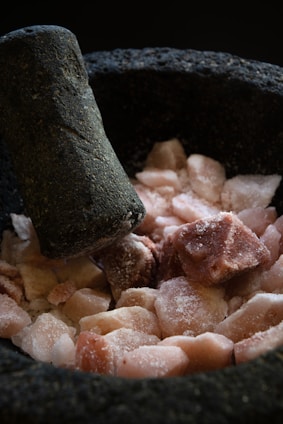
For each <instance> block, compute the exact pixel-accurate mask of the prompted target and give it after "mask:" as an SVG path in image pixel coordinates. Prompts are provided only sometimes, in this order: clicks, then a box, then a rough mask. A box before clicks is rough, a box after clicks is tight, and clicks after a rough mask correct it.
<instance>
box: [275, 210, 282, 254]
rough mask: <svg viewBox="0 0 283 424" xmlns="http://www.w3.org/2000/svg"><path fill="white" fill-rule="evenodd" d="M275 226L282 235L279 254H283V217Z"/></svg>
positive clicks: (280, 217)
mask: <svg viewBox="0 0 283 424" xmlns="http://www.w3.org/2000/svg"><path fill="white" fill-rule="evenodd" d="M274 226H275V227H276V229H277V230H278V231H279V233H280V234H281V239H280V243H279V252H280V254H282V253H283V215H281V216H279V217H278V218H277V219H276V221H275V222H274Z"/></svg>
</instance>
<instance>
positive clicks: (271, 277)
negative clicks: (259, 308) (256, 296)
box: [259, 254, 283, 292]
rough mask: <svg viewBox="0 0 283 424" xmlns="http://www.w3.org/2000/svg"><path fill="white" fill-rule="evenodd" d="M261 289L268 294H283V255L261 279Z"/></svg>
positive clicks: (262, 274)
mask: <svg viewBox="0 0 283 424" xmlns="http://www.w3.org/2000/svg"><path fill="white" fill-rule="evenodd" d="M259 282H260V288H261V289H262V290H264V291H266V292H274V291H278V292H283V254H281V255H280V256H279V258H278V259H277V261H276V262H275V263H274V264H273V265H272V266H271V267H270V268H269V269H268V270H266V271H264V272H262V273H261V275H260V278H259Z"/></svg>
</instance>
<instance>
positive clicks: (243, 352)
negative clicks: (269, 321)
mask: <svg viewBox="0 0 283 424" xmlns="http://www.w3.org/2000/svg"><path fill="white" fill-rule="evenodd" d="M282 345H283V321H281V322H280V323H279V324H277V325H275V326H273V327H270V328H268V329H267V330H265V331H259V332H257V333H255V334H253V335H251V337H249V338H247V339H244V340H241V341H239V342H237V343H235V346H234V354H235V361H236V365H237V364H240V363H241V362H247V361H251V360H252V359H255V358H257V357H258V356H260V355H263V354H265V353H267V352H269V351H270V350H272V349H276V348H277V347H279V346H282Z"/></svg>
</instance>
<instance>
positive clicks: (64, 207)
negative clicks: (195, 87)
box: [0, 25, 145, 258]
mask: <svg viewBox="0 0 283 424" xmlns="http://www.w3.org/2000/svg"><path fill="white" fill-rule="evenodd" d="M0 134H1V135H2V136H3V139H4V141H5V143H6V144H7V146H8V150H9V151H10V152H11V158H12V163H13V167H14V170H15V175H16V177H17V181H18V184H19V188H20V192H21V195H22V197H23V200H24V205H25V210H26V211H27V214H28V215H29V216H30V218H31V220H32V222H33V225H34V227H35V229H36V231H37V235H38V238H39V241H40V245H41V250H42V253H43V254H44V255H46V256H48V257H51V258H61V257H73V256H78V255H81V254H90V253H92V252H93V251H95V250H98V249H100V248H102V247H105V246H106V245H107V244H109V243H112V242H113V241H115V240H116V239H117V238H119V237H122V236H124V235H126V234H128V233H129V232H131V231H132V230H133V229H134V228H135V227H136V226H138V224H139V223H140V222H141V220H142V219H143V217H144V214H145V210H144V206H143V204H142V202H141V200H140V199H139V197H138V195H137V194H136V192H135V191H134V189H133V187H132V185H131V183H130V180H129V178H128V176H127V174H126V172H125V170H124V169H123V167H122V165H121V163H120V161H119V160H118V158H117V156H116V154H115V152H114V150H113V148H112V145H111V143H110V141H109V139H108V137H107V136H106V133H105V130H104V127H103V122H102V117H101V114H100V111H99V109H98V106H97V103H96V100H95V97H94V94H93V91H92V89H91V87H90V85H89V83H88V74H87V71H86V69H85V66H84V61H83V58H82V54H81V51H80V47H79V44H78V41H77V39H76V37H75V35H74V34H73V33H72V32H71V31H69V30H68V29H66V28H63V27H59V26H53V25H52V26H50V25H38V26H31V27H26V28H22V29H19V30H16V31H13V32H10V33H8V34H6V35H5V36H3V37H1V39H0Z"/></svg>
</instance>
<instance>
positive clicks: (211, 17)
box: [0, 0, 283, 66]
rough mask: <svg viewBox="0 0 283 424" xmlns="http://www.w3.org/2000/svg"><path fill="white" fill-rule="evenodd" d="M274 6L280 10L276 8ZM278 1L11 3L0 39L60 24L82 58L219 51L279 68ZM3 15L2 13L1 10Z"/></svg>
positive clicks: (281, 28)
mask: <svg viewBox="0 0 283 424" xmlns="http://www.w3.org/2000/svg"><path fill="white" fill-rule="evenodd" d="M278 3H279V5H278ZM280 3H281V2H274V4H273V3H272V2H271V1H269V2H255V3H254V5H253V6H252V7H249V2H248V0H247V1H246V2H235V1H233V2H231V1H226V2H224V5H223V4H222V2H220V4H218V2H215V1H214V2H213V1H210V2H208V4H206V3H205V2H202V1H199V2H190V1H188V0H187V1H174V0H172V1H171V2H170V3H169V5H166V4H165V2H161V4H158V2H154V0H152V1H151V2H147V1H143V2H141V1H132V2H130V4H129V5H127V6H126V5H125V4H124V3H123V2H121V1H116V2H97V1H90V2H84V1H80V0H77V1H76V2H75V3H74V2H71V1H69V2H60V1H57V2H55V3H52V2H42V1H37V2H36V3H34V4H33V3H32V2H24V1H23V2H21V3H20V5H18V4H17V3H16V4H15V3H14V2H11V1H10V2H5V8H4V3H3V4H2V8H1V9H2V11H1V14H0V36H1V35H4V34H5V33H7V32H10V31H12V30H15V29H18V28H21V27H24V26H29V25H38V24H48V25H49V24H52V25H61V26H64V27H66V28H68V29H70V30H71V31H72V32H73V33H74V34H75V35H76V36H77V39H78V42H79V44H80V47H81V50H82V53H83V54H84V53H88V52H91V51H94V50H112V49H115V48H119V47H121V48H130V47H134V48H141V47H153V46H167V47H176V48H190V49H197V50H214V51H223V52H229V53H232V54H236V55H238V56H242V57H244V58H247V59H255V60H260V61H264V62H269V63H273V64H277V65H280V66H283V36H282V32H283V5H281V4H280ZM4 10H5V11H4Z"/></svg>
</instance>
